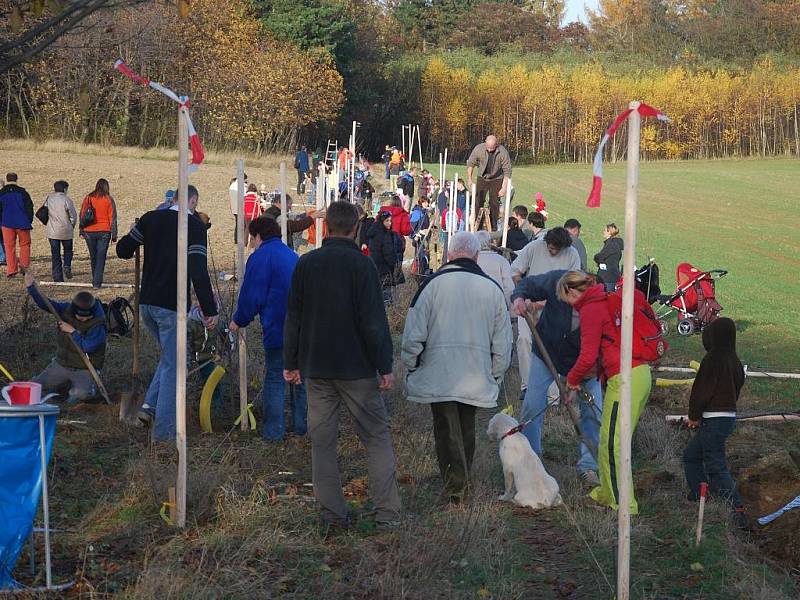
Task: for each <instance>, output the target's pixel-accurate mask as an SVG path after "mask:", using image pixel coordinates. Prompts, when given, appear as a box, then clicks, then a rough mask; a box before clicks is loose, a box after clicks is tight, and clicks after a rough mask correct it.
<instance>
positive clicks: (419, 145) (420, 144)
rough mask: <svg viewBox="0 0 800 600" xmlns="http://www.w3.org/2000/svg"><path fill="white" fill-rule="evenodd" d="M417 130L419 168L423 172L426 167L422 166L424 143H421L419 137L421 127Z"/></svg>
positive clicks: (417, 127)
mask: <svg viewBox="0 0 800 600" xmlns="http://www.w3.org/2000/svg"><path fill="white" fill-rule="evenodd" d="M416 130H417V149H418V150H419V168H420V170H422V169H423V168H424V167H423V165H422V142H421V141H420V135H419V125H417V126H416Z"/></svg>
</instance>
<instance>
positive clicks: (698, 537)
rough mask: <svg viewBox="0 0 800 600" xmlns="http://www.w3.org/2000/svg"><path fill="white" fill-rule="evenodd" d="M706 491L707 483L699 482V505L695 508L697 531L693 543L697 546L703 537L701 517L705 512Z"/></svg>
mask: <svg viewBox="0 0 800 600" xmlns="http://www.w3.org/2000/svg"><path fill="white" fill-rule="evenodd" d="M706 492H708V484H707V483H706V482H705V481H704V482H702V483H701V484H700V506H699V507H698V509H697V531H696V532H695V535H694V545H695V547H696V546H699V545H700V540H701V539H702V537H703V517H704V516H705V512H706Z"/></svg>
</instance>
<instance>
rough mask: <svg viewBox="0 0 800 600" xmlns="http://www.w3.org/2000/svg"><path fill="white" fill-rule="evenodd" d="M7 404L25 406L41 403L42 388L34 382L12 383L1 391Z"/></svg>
mask: <svg viewBox="0 0 800 600" xmlns="http://www.w3.org/2000/svg"><path fill="white" fill-rule="evenodd" d="M2 394H3V398H5V400H6V402H8V403H9V404H16V405H22V406H27V405H31V404H40V403H41V402H42V386H41V384H39V383H36V382H35V381H14V382H12V383H10V384H9V385H7V386H5V387H4V388H3V390H2Z"/></svg>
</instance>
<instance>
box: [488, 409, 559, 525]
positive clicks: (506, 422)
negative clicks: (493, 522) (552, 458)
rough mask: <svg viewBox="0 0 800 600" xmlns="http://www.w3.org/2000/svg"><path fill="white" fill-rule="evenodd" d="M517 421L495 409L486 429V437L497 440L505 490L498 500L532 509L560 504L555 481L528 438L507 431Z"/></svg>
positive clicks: (512, 427)
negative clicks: (496, 411)
mask: <svg viewBox="0 0 800 600" xmlns="http://www.w3.org/2000/svg"><path fill="white" fill-rule="evenodd" d="M518 425H519V423H518V422H517V420H516V419H515V418H514V417H512V416H510V415H507V414H505V413H497V414H496V415H495V416H493V417H492V419H491V421H489V427H488V429H487V430H486V434H487V435H488V436H489V437H490V438H493V439H496V440H498V441H499V442H500V461H501V462H502V463H503V475H504V476H505V480H506V491H505V494H503V495H502V496H500V500H502V501H504V502H509V501H510V502H513V503H514V504H517V505H519V506H529V507H530V508H534V509H539V508H551V507H553V506H558V505H560V504H561V503H562V500H561V494H559V493H558V482H557V481H556V480H555V479H553V477H552V476H551V475H550V474H549V473H548V472H547V471H545V469H544V465H542V461H541V460H540V459H539V457H538V456H536V453H535V452H534V451H533V448H531V444H530V442H529V441H528V438H526V437H525V436H524V435H522V433H520V432H518V431H517V432H514V433H511V434H510V435H508V434H509V432H511V431H513V430H514V428H516V427H517V426H518ZM514 488H516V494H515V493H514V491H513V490H514Z"/></svg>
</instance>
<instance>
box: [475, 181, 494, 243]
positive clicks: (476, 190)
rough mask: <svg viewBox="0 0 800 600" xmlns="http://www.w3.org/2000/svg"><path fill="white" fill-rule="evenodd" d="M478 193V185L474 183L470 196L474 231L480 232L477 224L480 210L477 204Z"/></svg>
mask: <svg viewBox="0 0 800 600" xmlns="http://www.w3.org/2000/svg"><path fill="white" fill-rule="evenodd" d="M477 192H478V184H477V183H474V182H473V184H472V189H471V190H470V196H472V213H473V214H472V231H478V229H480V228H479V226H478V223H477V220H478V208H477V202H478V200H477V196H478V194H477ZM490 233H491V232H490Z"/></svg>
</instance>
